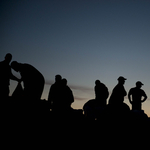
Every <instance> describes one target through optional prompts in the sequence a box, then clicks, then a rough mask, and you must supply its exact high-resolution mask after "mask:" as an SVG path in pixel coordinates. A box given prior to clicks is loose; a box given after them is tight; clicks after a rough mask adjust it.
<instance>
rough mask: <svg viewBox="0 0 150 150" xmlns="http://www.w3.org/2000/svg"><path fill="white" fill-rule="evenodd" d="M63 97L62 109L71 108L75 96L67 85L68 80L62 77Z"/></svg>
mask: <svg viewBox="0 0 150 150" xmlns="http://www.w3.org/2000/svg"><path fill="white" fill-rule="evenodd" d="M61 82H62V97H61V99H62V100H61V105H62V106H61V107H62V109H69V108H71V104H72V103H73V102H74V97H73V93H72V91H71V89H70V88H69V87H68V85H67V80H66V79H62V81H61Z"/></svg>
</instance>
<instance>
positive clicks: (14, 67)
mask: <svg viewBox="0 0 150 150" xmlns="http://www.w3.org/2000/svg"><path fill="white" fill-rule="evenodd" d="M11 68H12V69H14V70H15V71H16V72H18V71H19V70H20V63H18V62H17V61H13V62H12V63H11Z"/></svg>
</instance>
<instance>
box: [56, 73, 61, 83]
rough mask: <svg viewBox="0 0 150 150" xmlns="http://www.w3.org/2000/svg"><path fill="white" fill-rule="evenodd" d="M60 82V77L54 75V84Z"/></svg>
mask: <svg viewBox="0 0 150 150" xmlns="http://www.w3.org/2000/svg"><path fill="white" fill-rule="evenodd" d="M61 80H62V77H61V75H59V74H58V75H56V76H55V82H60V81H61Z"/></svg>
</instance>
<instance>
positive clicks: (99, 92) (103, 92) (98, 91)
mask: <svg viewBox="0 0 150 150" xmlns="http://www.w3.org/2000/svg"><path fill="white" fill-rule="evenodd" d="M94 90H95V99H96V101H97V103H98V104H99V106H102V107H103V106H106V100H107V98H108V95H109V93H108V88H107V87H106V86H105V85H104V84H103V83H99V84H97V85H96V86H95V88H94Z"/></svg>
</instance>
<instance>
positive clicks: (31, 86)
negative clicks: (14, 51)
mask: <svg viewBox="0 0 150 150" xmlns="http://www.w3.org/2000/svg"><path fill="white" fill-rule="evenodd" d="M11 67H12V68H13V69H14V70H15V71H17V72H20V75H21V77H22V81H23V84H24V97H25V99H26V100H27V99H31V100H40V98H41V95H42V92H43V89H44V83H45V80H44V77H43V75H42V74H41V73H40V72H39V71H38V70H37V69H36V68H34V67H33V66H32V65H29V64H22V63H18V62H17V61H13V62H12V63H11Z"/></svg>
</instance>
